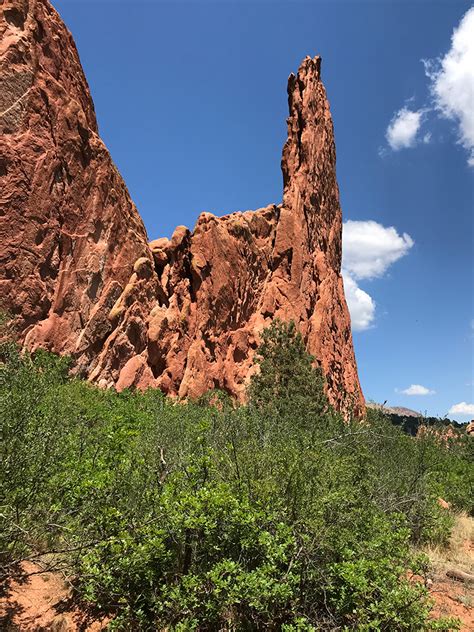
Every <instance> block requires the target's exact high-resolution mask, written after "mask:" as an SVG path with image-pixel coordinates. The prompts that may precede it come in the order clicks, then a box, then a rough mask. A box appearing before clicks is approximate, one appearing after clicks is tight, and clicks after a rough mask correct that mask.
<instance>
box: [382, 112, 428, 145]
mask: <svg viewBox="0 0 474 632" xmlns="http://www.w3.org/2000/svg"><path fill="white" fill-rule="evenodd" d="M423 114H424V110H416V111H412V110H409V109H408V108H407V107H403V108H402V109H401V110H398V112H396V113H395V115H394V116H393V118H392V120H391V121H390V123H389V126H388V127H387V131H386V133H385V137H386V139H387V142H388V144H389V145H390V147H391V149H393V150H394V151H398V150H399V149H407V148H408V147H414V145H415V144H416V142H417V134H418V131H419V129H420V127H421V122H422V119H423Z"/></svg>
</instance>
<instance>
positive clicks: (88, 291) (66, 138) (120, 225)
mask: <svg viewBox="0 0 474 632" xmlns="http://www.w3.org/2000/svg"><path fill="white" fill-rule="evenodd" d="M1 11H2V13H1V18H2V21H1V24H0V34H1V36H2V43H1V47H0V82H1V86H3V89H2V91H1V95H2V96H1V101H0V110H1V111H0V128H1V131H2V141H1V144H0V182H1V187H2V197H1V199H0V210H1V215H0V222H1V223H0V231H1V233H0V236H1V240H0V265H1V273H0V274H1V277H0V288H1V296H2V301H3V305H2V307H3V309H6V310H8V311H9V312H10V313H11V315H12V316H13V318H14V321H15V323H16V325H17V330H18V335H19V338H20V340H21V341H23V343H24V344H25V345H26V346H28V347H29V348H33V349H34V348H37V347H45V348H48V349H51V350H52V351H55V352H58V353H68V354H70V355H72V357H73V358H74V363H75V364H74V366H75V368H74V370H75V371H76V372H77V373H79V374H82V375H83V376H85V377H88V378H89V379H91V380H93V381H95V382H97V383H99V384H101V385H103V386H116V387H117V388H119V389H121V388H124V387H128V386H138V387H140V388H146V387H158V388H161V389H162V390H164V391H165V392H166V393H170V394H177V395H180V396H183V397H188V396H191V397H192V396H197V395H200V394H202V393H203V392H205V391H206V390H208V389H210V388H215V387H218V388H222V389H225V390H227V391H228V392H229V393H231V394H232V395H234V396H236V397H238V398H240V399H242V398H244V397H245V389H246V385H247V383H248V380H249V377H250V375H251V373H252V372H253V371H254V370H255V367H254V362H253V359H254V353H255V349H256V348H257V345H258V342H259V336H260V332H261V331H262V329H263V328H264V327H266V326H267V325H268V324H269V323H270V322H271V320H272V319H273V318H275V317H278V318H281V319H282V320H290V319H291V320H294V321H295V323H296V325H297V327H298V328H299V330H300V331H301V333H302V335H303V338H304V340H305V343H306V346H307V348H308V350H309V351H310V353H312V354H313V355H314V356H315V358H316V360H317V361H318V362H319V363H320V364H321V366H322V368H323V370H324V373H325V375H326V381H327V389H328V395H329V397H330V399H331V401H332V402H333V403H334V405H335V406H336V407H338V408H340V409H343V408H347V407H348V406H350V405H351V404H353V405H354V406H355V408H356V410H358V411H361V410H362V409H363V406H364V403H363V397H362V393H361V390H360V386H359V381H358V377H357V368H356V363H355V359H354V352H353V347H352V338H351V331H350V320H349V314H348V311H347V307H346V303H345V299H344V290H343V284H342V278H341V276H340V265H341V210H340V207H339V197H338V189H337V182H336V174H335V149H334V136H333V128H332V121H331V116H330V112H329V105H328V102H327V99H326V94H325V91H324V87H323V84H322V82H321V78H320V72H321V61H320V59H319V58H318V57H316V58H314V59H310V58H306V59H305V60H304V61H303V63H302V65H301V67H300V69H299V71H298V74H297V75H296V76H294V75H291V76H290V79H289V83H288V95H289V108H290V116H289V119H288V140H287V142H286V144H285V147H284V149H283V158H282V171H283V179H284V192H283V204H281V205H279V206H275V205H274V204H271V205H269V206H268V207H266V208H264V209H259V210H258V211H247V212H245V213H233V214H231V215H227V216H224V217H220V218H219V217H215V216H214V215H211V214H209V213H203V214H201V216H200V217H199V219H198V222H197V224H196V226H195V228H194V230H193V231H192V232H191V231H189V230H188V229H187V228H185V227H183V226H180V227H178V228H177V229H176V230H175V232H174V234H173V237H172V239H171V240H168V239H159V240H156V241H154V242H151V243H150V244H148V243H147V236H146V232H145V229H144V226H143V223H142V221H141V219H140V217H139V215H138V212H137V210H136V208H135V206H134V204H133V202H132V201H131V199H130V196H129V194H128V191H127V189H126V186H125V184H124V182H123V180H122V178H121V176H120V174H119V173H118V171H117V169H116V167H115V166H114V164H113V162H112V160H111V158H110V155H109V153H108V151H107V149H106V147H105V146H104V144H103V142H102V141H101V139H100V137H99V135H98V130H97V124H96V120H95V114H94V106H93V103H92V100H91V97H90V94H89V89H88V86H87V82H86V79H85V77H84V74H83V71H82V68H81V65H80V61H79V57H78V55H77V51H76V47H75V45H74V42H73V40H72V37H71V35H70V34H69V32H68V31H67V29H66V27H65V26H64V24H63V23H62V21H61V20H60V18H59V16H58V14H57V13H56V11H55V10H54V9H53V8H52V7H51V5H50V4H49V2H48V1H47V0H6V2H5V3H4V5H3V8H2V10H1Z"/></svg>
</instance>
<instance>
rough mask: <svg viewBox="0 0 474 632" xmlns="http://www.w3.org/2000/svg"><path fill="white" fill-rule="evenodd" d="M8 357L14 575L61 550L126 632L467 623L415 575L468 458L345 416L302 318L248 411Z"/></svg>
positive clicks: (443, 529)
mask: <svg viewBox="0 0 474 632" xmlns="http://www.w3.org/2000/svg"><path fill="white" fill-rule="evenodd" d="M1 353H2V358H3V365H2V366H1V374H0V376H1V381H0V404H1V411H0V412H1V419H2V427H1V433H2V443H1V446H0V450H1V455H0V456H1V457H2V471H1V478H0V492H1V495H2V496H1V505H2V509H1V513H2V516H3V521H2V523H0V542H1V551H2V554H1V555H2V557H1V559H0V563H1V564H2V566H3V570H4V573H5V574H7V573H8V572H9V571H10V569H11V566H10V565H11V564H12V563H13V562H14V561H15V560H17V559H20V558H21V557H22V556H24V555H25V554H26V553H42V552H45V551H51V550H54V551H64V553H63V554H61V559H62V561H63V563H64V564H66V565H67V567H68V568H69V569H70V573H71V574H73V576H74V577H75V582H76V587H77V591H78V595H79V596H80V597H81V598H82V599H83V600H85V601H86V602H89V603H91V604H93V605H94V606H98V607H101V608H102V609H103V610H105V611H107V612H109V613H111V614H112V617H113V622H112V623H111V627H112V628H116V629H121V630H154V629H157V628H158V629H162V628H168V629H170V630H189V629H201V630H222V629H228V630H231V629H239V630H246V629H248V630H258V629H269V630H272V629H273V630H287V631H290V630H332V629H334V630H420V631H423V630H431V629H446V630H447V629H454V627H453V626H454V624H453V623H449V622H432V621H430V619H429V611H430V604H429V599H428V596H427V593H426V590H425V589H424V587H423V586H421V585H420V584H419V583H416V582H414V581H411V580H409V579H408V576H409V575H410V573H415V572H417V571H418V570H419V559H418V558H417V556H416V555H415V554H414V553H413V546H412V545H413V544H414V543H418V542H423V541H427V540H431V541H436V542H439V541H441V540H443V539H445V538H446V537H447V535H448V534H449V524H448V522H449V520H450V518H449V514H446V512H444V513H441V512H440V510H439V507H438V505H437V502H436V500H437V496H438V495H439V485H438V478H439V477H438V476H437V472H438V471H439V468H440V467H441V466H443V467H445V466H446V464H448V463H451V459H452V457H453V454H454V453H453V452H452V451H450V450H449V449H447V448H445V447H443V446H440V445H439V444H437V443H436V442H435V443H433V442H432V441H431V440H430V439H429V438H427V439H426V440H425V439H423V440H422V441H420V440H415V439H413V438H411V437H408V436H406V435H404V434H403V433H402V432H401V431H400V430H399V429H397V428H394V427H393V426H392V425H391V424H390V423H389V422H387V421H386V420H385V419H383V418H382V417H381V416H380V415H375V414H374V415H372V416H371V417H370V418H368V419H367V420H365V421H364V422H351V423H345V422H344V421H343V420H342V419H341V417H340V416H339V415H337V414H336V413H335V412H334V411H333V410H331V408H330V407H329V405H328V403H327V399H326V397H325V395H324V388H323V387H324V384H323V380H322V377H321V373H320V370H319V369H318V368H317V367H316V368H315V367H314V366H313V362H312V359H311V357H310V356H309V355H308V354H307V353H306V351H305V350H304V346H303V344H302V341H301V338H300V337H299V335H298V334H297V333H296V330H295V328H294V326H293V325H283V324H281V323H275V324H274V325H273V326H272V327H271V328H270V329H269V330H268V331H267V332H266V333H265V334H264V342H263V345H262V347H261V349H260V354H261V356H260V373H259V374H258V375H256V376H255V377H254V378H253V380H252V384H251V387H250V401H249V404H248V405H247V406H241V407H234V406H233V405H231V403H230V402H229V401H228V400H227V399H226V398H225V397H222V396H217V397H216V395H215V394H212V395H211V396H210V397H208V398H204V399H203V400H201V401H200V402H196V403H193V402H188V403H179V404H176V403H174V402H172V401H171V400H168V399H166V398H164V397H163V396H162V395H161V393H159V392H157V391H148V392H146V393H138V392H130V391H125V392H123V393H120V394H118V393H116V392H114V391H112V390H110V391H102V390H99V389H96V388H95V387H93V386H91V385H89V384H87V383H84V382H82V381H80V380H77V379H71V378H68V377H67V367H68V363H67V361H66V360H61V359H58V358H56V357H54V356H52V355H50V354H45V353H39V354H34V355H29V354H20V353H19V352H18V350H16V349H15V348H14V347H13V346H8V345H7V346H6V347H5V348H4V349H3V351H2V352H1ZM463 449H464V448H463ZM455 455H456V456H455V458H456V459H457V458H458V457H459V454H458V453H457V452H456V453H455ZM463 458H464V457H463ZM452 467H453V471H454V472H455V473H456V474H455V475H456V476H459V477H460V478H459V480H461V479H462V477H463V476H464V474H463V472H464V470H463V469H462V468H460V467H458V464H457V461H456V465H455V466H452ZM453 476H454V475H453ZM57 556H58V554H56V558H55V559H57ZM450 626H451V627H450Z"/></svg>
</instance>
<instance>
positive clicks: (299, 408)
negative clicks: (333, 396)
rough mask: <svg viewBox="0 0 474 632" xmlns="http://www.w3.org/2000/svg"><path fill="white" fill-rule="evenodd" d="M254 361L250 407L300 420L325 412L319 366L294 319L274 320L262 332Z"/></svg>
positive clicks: (322, 383)
mask: <svg viewBox="0 0 474 632" xmlns="http://www.w3.org/2000/svg"><path fill="white" fill-rule="evenodd" d="M257 363H258V365H259V369H260V370H259V372H257V373H256V374H255V375H254V376H253V377H252V381H251V384H250V389H249V396H250V397H249V399H250V404H251V405H252V406H255V407H256V408H258V409H269V410H270V411H272V412H275V413H278V414H279V415H285V416H286V415H288V414H291V415H292V416H294V417H295V418H297V419H298V420H300V421H307V420H308V419H309V418H311V417H314V416H318V415H321V414H322V413H324V412H325V411H327V409H328V401H327V397H326V394H325V391H324V377H323V374H322V371H321V368H320V367H319V366H315V360H314V358H313V357H312V356H311V355H310V354H309V353H308V352H307V351H306V349H305V345H304V342H303V338H302V337H301V334H300V333H299V332H298V331H297V329H296V326H295V324H294V322H293V321H291V322H289V323H284V322H282V321H280V320H278V319H275V320H274V321H273V322H272V324H271V325H270V327H268V328H267V329H265V330H264V331H263V334H262V343H261V345H260V347H259V350H258V356H257Z"/></svg>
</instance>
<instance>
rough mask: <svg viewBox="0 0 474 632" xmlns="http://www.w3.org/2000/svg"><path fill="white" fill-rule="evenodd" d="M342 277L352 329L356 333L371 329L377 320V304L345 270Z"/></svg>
mask: <svg viewBox="0 0 474 632" xmlns="http://www.w3.org/2000/svg"><path fill="white" fill-rule="evenodd" d="M342 275H343V277H344V293H345V295H346V301H347V306H348V308H349V312H350V314H351V324H352V329H353V330H354V331H364V330H365V329H369V327H370V326H371V325H372V323H373V321H374V318H375V302H374V300H373V298H372V297H371V296H369V294H367V292H364V290H361V289H360V287H359V286H358V285H357V283H356V282H355V281H354V279H353V278H352V277H351V276H350V274H349V273H348V272H346V271H345V270H343V272H342Z"/></svg>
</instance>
